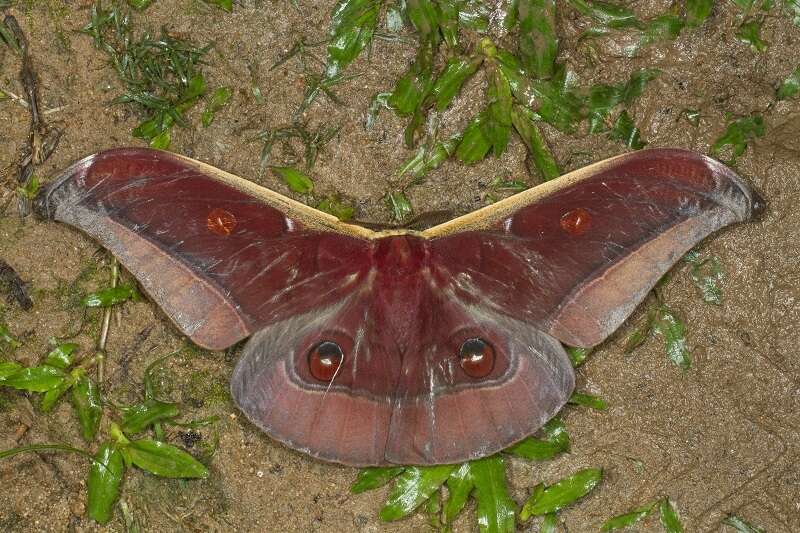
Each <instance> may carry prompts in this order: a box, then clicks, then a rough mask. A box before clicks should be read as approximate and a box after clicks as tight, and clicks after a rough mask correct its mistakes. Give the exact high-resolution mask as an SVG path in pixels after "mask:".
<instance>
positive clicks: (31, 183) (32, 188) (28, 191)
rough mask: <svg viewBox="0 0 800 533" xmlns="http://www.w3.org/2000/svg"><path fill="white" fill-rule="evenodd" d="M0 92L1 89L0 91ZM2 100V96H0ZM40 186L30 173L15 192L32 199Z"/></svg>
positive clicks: (37, 179)
mask: <svg viewBox="0 0 800 533" xmlns="http://www.w3.org/2000/svg"><path fill="white" fill-rule="evenodd" d="M0 93H2V91H0ZM0 100H3V98H0ZM41 188H42V183H41V182H40V181H39V178H37V177H36V176H34V175H32V176H31V177H30V179H29V180H28V183H25V184H24V185H22V186H21V187H17V192H18V193H19V195H20V196H22V197H23V198H25V199H27V200H30V201H33V200H34V199H35V198H36V195H37V194H39V190H40V189H41Z"/></svg>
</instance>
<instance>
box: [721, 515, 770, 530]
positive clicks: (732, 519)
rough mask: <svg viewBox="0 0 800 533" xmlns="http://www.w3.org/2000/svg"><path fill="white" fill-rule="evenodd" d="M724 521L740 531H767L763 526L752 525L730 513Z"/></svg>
mask: <svg viewBox="0 0 800 533" xmlns="http://www.w3.org/2000/svg"><path fill="white" fill-rule="evenodd" d="M722 523H723V524H725V525H728V526H731V527H732V528H734V529H735V530H736V531H738V533H766V532H765V531H764V530H763V529H762V528H760V527H756V526H754V525H751V524H749V523H747V522H745V521H744V520H742V519H741V518H739V517H738V516H736V515H733V514H730V515H728V516H727V517H726V518H725V520H723V521H722Z"/></svg>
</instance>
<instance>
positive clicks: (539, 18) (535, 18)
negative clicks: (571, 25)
mask: <svg viewBox="0 0 800 533" xmlns="http://www.w3.org/2000/svg"><path fill="white" fill-rule="evenodd" d="M516 9H517V20H518V24H519V37H518V39H519V56H520V59H521V60H522V66H523V68H524V69H525V70H526V71H527V72H528V73H529V74H530V75H531V76H533V77H535V78H549V77H550V76H552V75H553V73H554V71H555V64H556V56H557V55H558V35H557V34H556V29H555V25H556V2H555V0H517V2H516Z"/></svg>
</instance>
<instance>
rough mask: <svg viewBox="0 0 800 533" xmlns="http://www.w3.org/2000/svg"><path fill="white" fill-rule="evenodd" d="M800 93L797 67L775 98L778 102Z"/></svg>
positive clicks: (799, 74)
mask: <svg viewBox="0 0 800 533" xmlns="http://www.w3.org/2000/svg"><path fill="white" fill-rule="evenodd" d="M798 2H800V0H798ZM797 93H800V67H797V68H796V69H795V70H794V72H792V73H791V74H789V77H787V78H786V79H785V80H783V83H781V85H780V87H778V90H777V91H776V94H775V97H776V98H777V99H778V100H786V99H787V98H791V97H792V96H794V95H796V94H797Z"/></svg>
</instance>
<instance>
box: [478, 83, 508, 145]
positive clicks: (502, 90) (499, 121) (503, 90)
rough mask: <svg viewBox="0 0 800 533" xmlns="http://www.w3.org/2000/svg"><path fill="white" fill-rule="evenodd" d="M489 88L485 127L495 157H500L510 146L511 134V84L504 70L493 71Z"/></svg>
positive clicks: (485, 133)
mask: <svg viewBox="0 0 800 533" xmlns="http://www.w3.org/2000/svg"><path fill="white" fill-rule="evenodd" d="M490 76H491V79H490V82H489V88H488V90H487V91H486V99H487V100H488V105H487V107H486V121H485V122H484V125H483V129H484V135H485V137H486V139H487V140H488V141H489V143H491V145H492V150H493V152H494V155H495V157H500V156H501V155H503V152H505V150H506V147H507V146H508V140H509V137H510V136H511V106H512V103H513V100H512V98H511V86H510V85H509V82H508V78H506V76H505V74H503V71H502V70H500V69H498V68H495V69H492V71H491V75H490Z"/></svg>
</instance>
